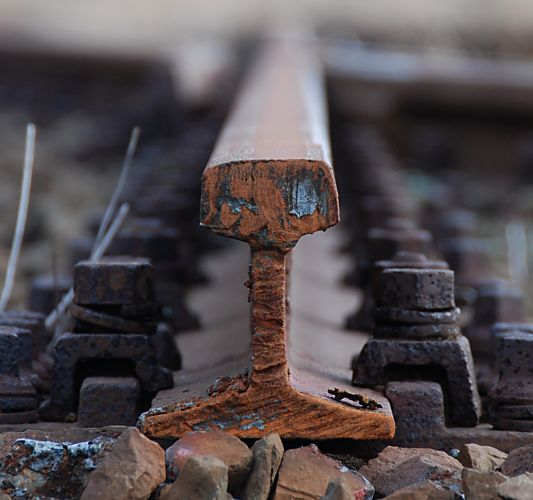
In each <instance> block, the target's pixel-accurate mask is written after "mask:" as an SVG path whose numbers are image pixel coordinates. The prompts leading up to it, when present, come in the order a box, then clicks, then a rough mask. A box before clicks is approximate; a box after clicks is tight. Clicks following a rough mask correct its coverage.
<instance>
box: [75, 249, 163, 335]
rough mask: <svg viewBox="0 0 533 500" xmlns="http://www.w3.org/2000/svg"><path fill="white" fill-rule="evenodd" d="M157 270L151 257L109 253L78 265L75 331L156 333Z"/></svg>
mask: <svg viewBox="0 0 533 500" xmlns="http://www.w3.org/2000/svg"><path fill="white" fill-rule="evenodd" d="M154 278H155V272H154V268H153V266H152V265H151V264H150V262H149V261H148V260H147V259H139V258H131V257H105V258H102V259H101V260H99V261H97V262H90V261H84V262H80V263H78V264H77V265H76V267H75V268H74V287H73V288H74V299H73V304H72V305H71V307H70V314H71V315H72V316H73V317H74V318H75V319H76V320H77V322H78V324H77V325H76V327H75V331H81V332H83V333H89V332H92V331H95V332H98V331H106V332H109V331H111V332H112V331H118V332H121V333H142V334H146V335H151V334H154V333H155V331H156V328H157V308H156V305H155V288H154Z"/></svg>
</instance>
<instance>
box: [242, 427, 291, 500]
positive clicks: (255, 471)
mask: <svg viewBox="0 0 533 500" xmlns="http://www.w3.org/2000/svg"><path fill="white" fill-rule="evenodd" d="M252 453H253V466H252V472H251V474H250V477H249V478H248V481H247V482H246V486H245V488H244V493H243V494H242V498H243V500H267V499H268V497H269V495H270V488H271V487H272V485H273V484H274V480H275V478H276V474H277V473H278V469H279V466H280V464H281V459H282V458H283V443H282V442H281V439H280V437H279V435H278V434H271V435H270V436H266V437H264V438H262V439H260V440H259V441H256V442H255V443H254V445H253V446H252Z"/></svg>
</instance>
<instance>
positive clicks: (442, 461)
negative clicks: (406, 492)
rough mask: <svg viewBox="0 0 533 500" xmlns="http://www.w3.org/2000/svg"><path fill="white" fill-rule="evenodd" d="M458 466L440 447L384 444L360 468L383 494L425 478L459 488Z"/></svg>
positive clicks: (451, 487)
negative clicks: (438, 449) (379, 451)
mask: <svg viewBox="0 0 533 500" xmlns="http://www.w3.org/2000/svg"><path fill="white" fill-rule="evenodd" d="M462 468H463V466H462V464H461V462H459V461H458V460H456V459H455V458H452V457H450V456H449V455H448V454H446V453H444V452H443V451H437V450H432V449H430V448H399V447H396V446H387V447H386V448H385V449H384V450H383V451H382V452H381V453H380V454H379V455H378V457H377V458H374V459H372V460H370V461H369V462H368V464H367V465H365V466H363V467H361V469H360V472H361V474H363V475H364V476H365V477H367V478H368V480H369V481H370V482H371V483H372V484H373V485H374V487H375V488H376V493H378V494H380V495H384V496H386V495H390V494H392V493H394V492H395V491H396V490H399V489H401V488H404V487H406V486H411V485H414V484H416V483H420V482H423V481H426V480H429V479H431V480H433V481H437V480H438V481H439V483H440V484H441V485H442V486H446V487H448V488H449V489H452V490H454V489H459V485H460V484H461V469H462Z"/></svg>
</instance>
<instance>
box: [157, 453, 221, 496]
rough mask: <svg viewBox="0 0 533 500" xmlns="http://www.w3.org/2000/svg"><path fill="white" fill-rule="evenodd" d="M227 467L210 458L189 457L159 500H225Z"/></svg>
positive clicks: (216, 459)
mask: <svg viewBox="0 0 533 500" xmlns="http://www.w3.org/2000/svg"><path fill="white" fill-rule="evenodd" d="M227 488H228V467H227V466H226V464H225V463H224V462H223V461H222V460H220V459H218V458H216V457H211V456H193V457H190V458H189V459H188V460H187V461H186V462H185V465H183V467H182V468H181V470H180V473H179V475H178V479H176V481H175V482H174V483H172V484H171V485H170V486H169V487H167V488H166V489H165V491H164V492H163V493H162V494H161V495H160V496H159V500H187V499H191V500H227V491H226V490H227Z"/></svg>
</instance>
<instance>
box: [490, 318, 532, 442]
mask: <svg viewBox="0 0 533 500" xmlns="http://www.w3.org/2000/svg"><path fill="white" fill-rule="evenodd" d="M493 335H494V352H495V355H496V370H497V382H496V384H495V385H494V387H493V388H492V389H491V391H490V393H489V422H490V423H491V424H493V425H494V427H495V428H496V429H506V430H514V431H524V432H533V370H532V367H533V325H531V324H523V323H499V324H496V325H495V326H494V331H493Z"/></svg>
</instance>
